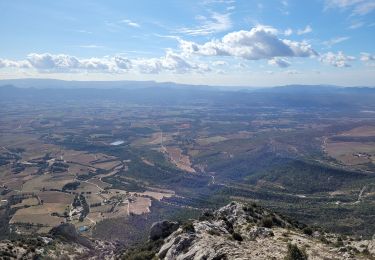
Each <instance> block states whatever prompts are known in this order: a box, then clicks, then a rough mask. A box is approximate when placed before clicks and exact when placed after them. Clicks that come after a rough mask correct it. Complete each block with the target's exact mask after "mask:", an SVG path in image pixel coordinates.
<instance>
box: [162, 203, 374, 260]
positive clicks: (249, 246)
mask: <svg viewBox="0 0 375 260" xmlns="http://www.w3.org/2000/svg"><path fill="white" fill-rule="evenodd" d="M303 227H304V225H301V224H299V223H297V222H294V221H290V220H288V219H286V218H285V217H282V216H280V215H278V214H275V213H272V212H269V211H267V210H265V209H263V208H261V207H259V206H257V205H244V204H242V203H238V202H232V203H231V204H229V205H227V206H225V207H223V208H221V209H219V210H217V211H214V212H206V213H205V214H203V216H202V217H201V218H200V220H194V221H191V222H188V223H185V224H184V225H181V226H180V227H179V228H178V229H177V230H176V231H175V232H173V233H172V234H171V235H170V236H168V237H167V238H166V239H165V240H164V244H163V245H162V246H161V248H160V250H159V251H158V253H157V256H158V257H159V258H160V259H167V260H172V259H173V260H175V259H176V260H179V259H181V260H182V259H197V260H198V259H207V260H215V259H216V260H217V259H284V258H285V257H286V256H287V255H293V252H289V251H290V250H292V249H293V250H300V255H306V254H307V255H308V257H309V259H372V258H371V257H372V256H371V255H374V253H375V252H371V250H370V249H372V247H371V246H372V245H373V241H362V243H363V245H360V244H356V242H354V241H350V240H349V239H348V240H347V241H343V243H342V244H340V246H338V245H337V243H336V242H337V240H338V236H337V235H333V234H327V235H325V236H323V235H320V236H319V237H314V236H312V235H308V234H305V233H304V232H303V230H302V228H303ZM315 234H316V232H315ZM318 234H319V233H318ZM358 243H359V242H358ZM291 245H293V246H291ZM288 250H289V251H288ZM369 250H370V251H369Z"/></svg>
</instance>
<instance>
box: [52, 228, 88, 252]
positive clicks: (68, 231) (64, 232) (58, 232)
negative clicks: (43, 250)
mask: <svg viewBox="0 0 375 260" xmlns="http://www.w3.org/2000/svg"><path fill="white" fill-rule="evenodd" d="M49 233H50V235H52V236H54V237H58V238H60V239H63V240H65V241H68V242H73V243H77V244H80V245H82V246H84V247H87V248H93V244H92V242H91V241H90V240H89V239H88V238H86V237H83V236H81V235H79V234H78V233H77V230H76V228H75V227H74V225H73V224H70V223H64V224H60V225H58V226H57V227H54V228H52V229H51V230H50V232H49Z"/></svg>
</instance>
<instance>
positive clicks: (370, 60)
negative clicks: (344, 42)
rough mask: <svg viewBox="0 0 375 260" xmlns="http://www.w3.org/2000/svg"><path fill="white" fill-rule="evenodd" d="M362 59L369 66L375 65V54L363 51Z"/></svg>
mask: <svg viewBox="0 0 375 260" xmlns="http://www.w3.org/2000/svg"><path fill="white" fill-rule="evenodd" d="M360 60H361V61H362V62H363V63H364V64H365V65H366V66H369V67H375V55H372V54H370V53H367V52H361V58H360Z"/></svg>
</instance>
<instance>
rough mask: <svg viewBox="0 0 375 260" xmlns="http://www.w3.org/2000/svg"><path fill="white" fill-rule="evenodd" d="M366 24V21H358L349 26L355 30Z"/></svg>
mask: <svg viewBox="0 0 375 260" xmlns="http://www.w3.org/2000/svg"><path fill="white" fill-rule="evenodd" d="M364 25H365V23H364V22H359V21H357V22H353V23H352V24H351V25H350V26H349V27H348V28H349V29H352V30H354V29H358V28H361V27H362V26H364Z"/></svg>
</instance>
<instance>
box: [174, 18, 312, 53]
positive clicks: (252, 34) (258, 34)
mask: <svg viewBox="0 0 375 260" xmlns="http://www.w3.org/2000/svg"><path fill="white" fill-rule="evenodd" d="M277 34H278V30H277V29H275V28H273V27H270V26H262V25H258V26H256V27H254V28H252V29H251V30H250V31H244V30H241V31H235V32H231V33H228V34H226V35H225V36H224V37H223V38H222V39H221V40H211V41H209V42H206V43H204V44H198V43H195V42H192V41H185V40H182V39H178V40H179V43H180V48H181V51H182V53H183V54H184V55H187V56H188V55H192V54H196V55H202V56H233V57H239V58H243V59H246V60H259V59H272V58H274V57H309V56H315V55H317V53H316V52H315V51H314V50H313V48H312V47H311V46H310V45H309V44H308V43H306V42H296V41H291V40H286V39H280V38H278V37H277Z"/></svg>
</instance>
